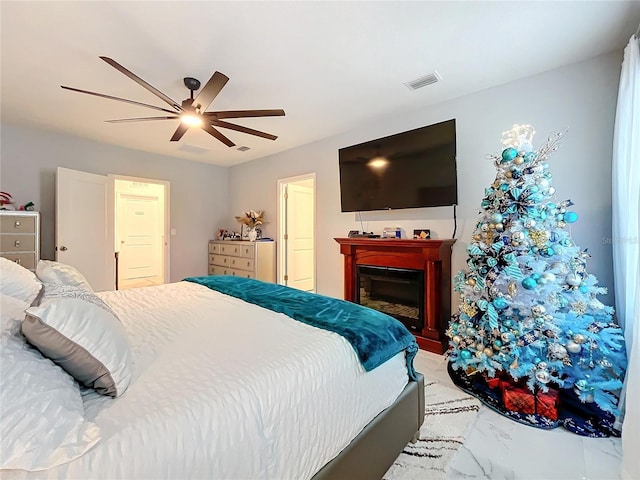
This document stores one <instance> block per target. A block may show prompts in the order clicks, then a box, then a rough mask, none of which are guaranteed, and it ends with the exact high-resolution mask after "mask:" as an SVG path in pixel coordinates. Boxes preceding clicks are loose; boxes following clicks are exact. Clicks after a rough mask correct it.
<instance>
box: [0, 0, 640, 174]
mask: <svg viewBox="0 0 640 480" xmlns="http://www.w3.org/2000/svg"><path fill="white" fill-rule="evenodd" d="M0 16H1V31H0V32H1V33H0V38H1V40H2V65H1V66H2V84H1V94H2V112H1V113H2V122H3V123H11V124H17V125H27V126H33V127H37V128H44V129H48V130H53V131H60V132H66V133H70V134H74V135H78V136H81V137H86V138H90V139H94V140H98V141H101V142H106V143H112V144H117V145H121V146H124V147H128V148H132V149H138V150H144V151H148V152H155V153H159V154H164V155H171V156H174V157H181V158H186V159H190V160H195V161H201V162H209V163H212V164H218V165H234V164H237V163H241V162H245V161H248V160H253V159H255V158H260V157H263V156H266V155H270V154H274V153H276V152H280V151H283V150H287V149H290V148H293V147H296V146H298V145H302V144H305V143H309V142H313V141H315V140H319V139H322V138H326V137H328V136H331V135H335V134H339V133H341V132H345V131H348V130H351V129H353V128H356V127H357V126H358V125H359V124H360V123H362V122H365V121H369V120H375V119H376V118H383V117H385V116H388V115H398V114H401V113H402V112H403V111H409V110H414V109H419V108H424V107H425V106H428V105H430V104H434V103H438V102H441V101H444V100H447V99H450V98H454V97H458V96H461V95H465V94H469V93H472V92H475V91H478V90H482V89H485V88H488V87H492V86H494V85H499V84H502V83H506V82H509V81H512V80H515V79H518V78H522V77H527V76H530V75H533V74H536V73H539V72H543V71H546V70H550V69H553V68H557V67H559V66H562V65H566V64H569V63H574V62H577V61H580V60H584V59H587V58H591V57H594V56H596V55H599V54H601V53H606V52H610V51H613V50H620V51H622V48H623V47H624V45H626V43H627V41H628V39H629V37H630V35H632V34H633V33H634V32H635V31H636V28H637V26H638V23H639V22H640V2H638V1H634V2H613V1H579V2H572V1H555V2H554V1H552V2H533V1H504V2H485V1H472V2H461V1H447V2H398V1H393V2H391V1H389V2H368V1H357V2H342V1H340V2H327V1H324V2H271V1H269V2H238V1H236V2H213V1H210V2H186V1H170V2H148V1H140V2H133V1H128V2H115V1H104V2H58V1H45V2H26V1H25V2H23V1H16V2H12V1H2V2H1V3H0ZM99 55H104V56H108V57H111V58H113V59H114V60H116V61H118V62H119V63H121V64H122V65H124V66H125V67H127V68H128V69H129V70H131V71H133V72H134V73H136V74H137V75H138V76H140V77H142V78H143V79H144V80H146V81H147V82H149V83H150V84H152V85H153V86H155V87H156V88H158V89H159V90H161V91H162V92H164V93H165V94H167V95H168V96H169V97H172V98H173V99H175V100H178V101H180V100H183V99H185V98H187V97H188V93H189V92H188V90H187V89H186V88H185V87H184V86H183V84H182V78H183V77H185V76H192V77H196V78H198V79H199V80H201V82H202V83H203V84H204V82H206V81H207V80H208V79H209V77H210V76H211V75H212V74H213V72H214V71H216V70H219V71H220V72H222V73H224V74H226V75H227V76H228V77H229V78H230V81H229V82H228V83H227V85H226V86H225V88H224V89H223V90H222V92H221V93H220V95H219V96H218V97H217V98H216V99H215V100H214V102H213V104H212V106H211V107H210V108H209V110H238V109H263V108H265V109H266V108H283V109H284V110H285V112H286V116H285V117H271V118H259V119H244V120H238V121H237V123H239V124H242V125H245V126H248V127H251V128H256V129H259V130H263V131H266V132H269V133H272V134H275V135H278V136H279V138H278V139H277V140H276V141H270V140H266V139H262V138H258V137H254V136H251V135H246V134H242V133H237V132H233V131H229V130H221V131H222V132H223V133H225V134H226V135H227V136H228V137H229V138H230V139H231V140H233V141H234V142H235V143H237V144H238V145H239V146H240V145H246V146H248V147H250V148H251V149H250V150H249V151H247V152H240V151H238V150H236V149H234V148H227V147H225V146H224V145H223V144H222V143H220V142H219V141H218V140H216V139H214V138H213V137H211V136H209V135H208V134H206V133H205V132H203V131H201V130H197V129H196V130H194V129H192V131H189V132H187V134H186V135H185V136H184V137H183V138H182V140H181V141H180V142H177V143H176V142H171V143H170V142H169V138H170V137H171V135H172V133H173V131H174V130H175V128H176V126H177V120H167V121H158V122H142V123H128V124H110V123H104V120H108V119H115V118H126V117H141V116H156V115H157V114H161V113H160V112H156V111H154V110H150V109H145V108H141V107H137V106H133V105H129V104H125V103H121V102H115V101H111V100H105V99H100V98H97V97H92V96H88V95H82V94H79V93H74V92H69V91H66V90H62V89H61V88H60V85H68V86H72V87H77V88H81V89H85V90H91V91H95V92H101V93H105V94H108V95H113V96H117V97H124V98H128V99H132V100H136V101H139V102H144V103H151V104H154V105H158V106H166V105H163V104H162V102H161V101H160V100H159V99H157V98H156V97H154V96H153V95H152V94H151V93H149V92H148V91H146V90H145V89H143V88H142V87H140V86H139V85H137V84H136V83H134V82H133V81H131V80H130V79H128V78H127V77H125V76H124V75H122V74H121V73H119V72H118V71H116V70H115V69H114V68H112V67H111V66H109V65H107V64H106V63H105V62H103V61H102V60H100V59H99V58H98V56H99ZM434 70H437V71H438V72H439V74H440V75H441V76H442V81H441V82H439V83H437V84H435V85H431V86H428V87H425V88H423V89H420V90H417V91H410V90H409V89H407V88H406V87H405V86H404V85H403V83H404V82H407V81H411V80H413V79H415V78H417V77H420V76H422V75H425V74H428V73H431V72H433V71H434ZM185 146H186V148H187V149H190V147H191V146H196V147H202V148H204V149H207V150H206V151H205V152H201V153H192V152H187V151H183V150H182V149H184V148H185Z"/></svg>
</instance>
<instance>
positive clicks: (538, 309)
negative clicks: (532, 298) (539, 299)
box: [531, 305, 547, 317]
mask: <svg viewBox="0 0 640 480" xmlns="http://www.w3.org/2000/svg"><path fill="white" fill-rule="evenodd" d="M546 312H547V309H546V308H544V307H543V306H542V305H535V306H534V307H533V308H532V309H531V313H533V316H534V317H541V316H543V315H544V314H545V313H546Z"/></svg>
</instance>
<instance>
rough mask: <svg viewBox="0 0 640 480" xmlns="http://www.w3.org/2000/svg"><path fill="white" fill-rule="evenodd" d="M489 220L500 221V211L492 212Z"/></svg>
mask: <svg viewBox="0 0 640 480" xmlns="http://www.w3.org/2000/svg"><path fill="white" fill-rule="evenodd" d="M491 221H492V222H493V223H500V222H502V214H500V213H497V212H496V213H494V214H493V215H491Z"/></svg>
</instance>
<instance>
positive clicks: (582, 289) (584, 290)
mask: <svg viewBox="0 0 640 480" xmlns="http://www.w3.org/2000/svg"><path fill="white" fill-rule="evenodd" d="M578 290H580V292H581V293H587V292H588V291H589V289H588V288H587V286H586V285H580V288H579V289H578Z"/></svg>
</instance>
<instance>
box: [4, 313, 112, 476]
mask: <svg viewBox="0 0 640 480" xmlns="http://www.w3.org/2000/svg"><path fill="white" fill-rule="evenodd" d="M2 314H3V316H4V315H5V312H4V311H3V313H2ZM14 320H17V319H14ZM0 341H1V342H2V345H1V348H0V405H1V406H2V415H0V452H2V454H1V455H0V470H2V469H21V470H31V471H33V470H44V469H47V468H51V467H55V466H57V465H61V464H63V463H66V462H70V461H71V460H73V459H75V458H77V457H79V456H81V455H83V454H84V453H85V452H86V451H87V450H89V449H90V448H91V447H92V446H93V445H95V444H96V443H97V442H98V441H99V440H100V429H99V428H98V427H97V426H96V425H95V424H93V423H91V422H87V421H86V420H85V418H84V407H83V404H82V397H81V395H80V389H79V387H78V384H77V383H76V382H75V381H74V380H73V378H71V376H69V374H67V373H66V372H65V371H64V370H62V369H61V368H60V367H58V366H57V365H55V364H54V363H53V362H52V361H51V360H48V359H46V358H43V357H42V355H40V353H39V352H38V351H37V350H36V349H34V348H33V347H31V346H30V345H29V344H28V343H26V342H25V340H24V337H22V335H20V334H16V335H6V334H3V335H2V337H1V340H0Z"/></svg>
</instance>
